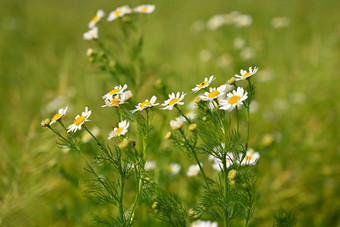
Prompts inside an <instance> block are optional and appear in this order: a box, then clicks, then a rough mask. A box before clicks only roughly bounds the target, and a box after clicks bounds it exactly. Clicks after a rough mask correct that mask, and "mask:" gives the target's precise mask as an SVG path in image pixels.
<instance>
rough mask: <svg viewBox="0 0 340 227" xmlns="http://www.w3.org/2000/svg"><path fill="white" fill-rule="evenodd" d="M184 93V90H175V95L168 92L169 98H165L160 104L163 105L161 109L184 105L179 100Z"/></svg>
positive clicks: (182, 97)
mask: <svg viewBox="0 0 340 227" xmlns="http://www.w3.org/2000/svg"><path fill="white" fill-rule="evenodd" d="M185 95H186V94H185V93H184V92H182V94H181V93H180V92H177V94H176V95H175V93H171V94H169V99H168V100H166V101H165V102H164V103H163V104H162V106H165V107H164V108H162V109H163V110H172V108H173V107H174V106H175V105H184V102H181V101H182V100H183V99H184V96H185Z"/></svg>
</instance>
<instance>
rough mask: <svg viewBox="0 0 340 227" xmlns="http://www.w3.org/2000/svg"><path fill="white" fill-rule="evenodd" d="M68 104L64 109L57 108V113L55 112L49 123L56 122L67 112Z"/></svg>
mask: <svg viewBox="0 0 340 227" xmlns="http://www.w3.org/2000/svg"><path fill="white" fill-rule="evenodd" d="M67 109H68V106H66V107H65V108H64V109H59V111H58V113H57V114H55V115H54V116H53V117H52V119H51V122H50V125H51V124H53V123H55V122H57V121H58V120H59V119H61V118H62V117H63V116H64V115H65V114H66V112H67Z"/></svg>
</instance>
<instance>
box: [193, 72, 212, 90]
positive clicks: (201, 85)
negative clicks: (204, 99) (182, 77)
mask: <svg viewBox="0 0 340 227" xmlns="http://www.w3.org/2000/svg"><path fill="white" fill-rule="evenodd" d="M213 80H215V77H214V75H212V76H211V77H209V79H208V78H207V77H206V78H204V80H203V82H201V83H199V84H196V87H194V88H193V89H191V90H192V91H193V92H198V91H199V90H201V89H202V88H206V87H208V86H209V85H210V83H211V82H212V81H213Z"/></svg>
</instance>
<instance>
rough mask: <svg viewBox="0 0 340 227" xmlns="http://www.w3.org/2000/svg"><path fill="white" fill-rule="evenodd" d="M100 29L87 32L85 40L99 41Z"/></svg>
mask: <svg viewBox="0 0 340 227" xmlns="http://www.w3.org/2000/svg"><path fill="white" fill-rule="evenodd" d="M98 37H99V36H98V28H97V27H93V28H92V29H91V30H89V31H88V32H85V33H84V35H83V39H85V40H92V39H98Z"/></svg>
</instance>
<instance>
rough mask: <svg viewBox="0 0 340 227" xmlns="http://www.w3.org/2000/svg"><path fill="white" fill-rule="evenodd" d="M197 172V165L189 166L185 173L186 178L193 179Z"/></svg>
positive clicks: (198, 168) (198, 169)
mask: <svg viewBox="0 0 340 227" xmlns="http://www.w3.org/2000/svg"><path fill="white" fill-rule="evenodd" d="M201 165H202V164H201ZM199 172H200V167H199V165H198V164H196V165H191V166H189V169H188V171H187V176H188V177H194V176H197V175H198V174H199Z"/></svg>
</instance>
